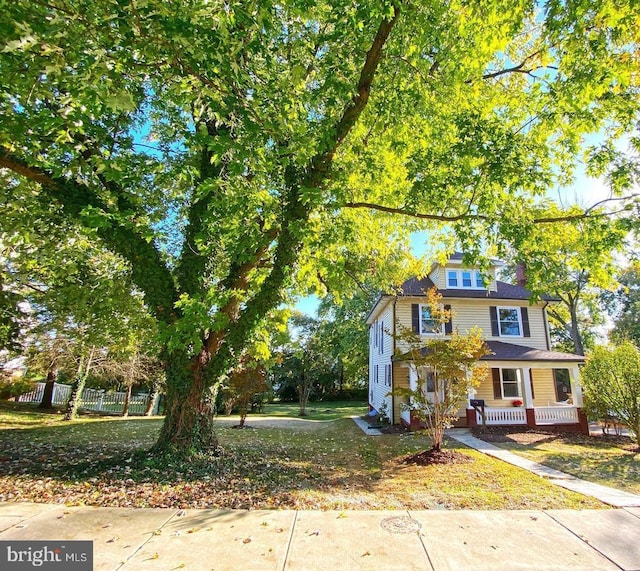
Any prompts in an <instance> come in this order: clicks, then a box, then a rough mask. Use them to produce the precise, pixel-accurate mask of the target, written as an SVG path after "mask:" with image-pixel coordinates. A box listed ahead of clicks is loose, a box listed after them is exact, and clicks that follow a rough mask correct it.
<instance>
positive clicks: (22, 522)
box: [0, 502, 640, 571]
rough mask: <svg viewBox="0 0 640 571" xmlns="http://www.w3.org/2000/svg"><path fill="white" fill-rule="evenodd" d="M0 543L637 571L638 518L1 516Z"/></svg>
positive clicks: (174, 557) (180, 556)
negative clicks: (87, 543) (81, 542)
mask: <svg viewBox="0 0 640 571" xmlns="http://www.w3.org/2000/svg"><path fill="white" fill-rule="evenodd" d="M0 539H2V540H12V539H13V540H28V539H39V540H44V539H51V540H71V539H91V540H93V541H94V569H96V570H114V571H115V570H122V571H129V570H131V571H134V570H138V569H140V570H145V569H154V570H171V569H191V570H196V571H200V570H209V569H215V570H226V569H229V570H234V571H237V570H238V569H243V570H248V571H253V570H262V569H268V570H278V571H282V570H315V569H318V570H322V571H327V570H329V569H330V570H332V571H333V570H351V569H366V570H367V571H370V569H372V568H382V569H422V570H438V571H439V570H446V569H456V570H457V569H474V570H485V569H486V570H491V571H495V570H496V569H532V570H534V569H535V570H536V571H539V570H544V569H549V570H551V569H580V570H589V569H594V570H595V569H599V570H607V569H625V570H632V569H640V509H637V508H628V509H617V510H585V511H570V510H549V511H540V510H536V511H511V512H505V511H437V510H432V511H344V512H340V511H328V512H319V511H239V510H238V511H219V510H186V511H185V510H175V509H127V508H91V507H64V506H59V505H49V504H27V503H8V502H5V503H2V504H0Z"/></svg>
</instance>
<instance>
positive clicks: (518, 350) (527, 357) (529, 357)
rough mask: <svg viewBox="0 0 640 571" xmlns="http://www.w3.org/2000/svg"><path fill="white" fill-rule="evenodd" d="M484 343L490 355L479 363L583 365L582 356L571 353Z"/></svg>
mask: <svg viewBox="0 0 640 571" xmlns="http://www.w3.org/2000/svg"><path fill="white" fill-rule="evenodd" d="M486 343H487V346H488V347H489V349H490V350H491V353H489V354H488V355H485V356H484V357H482V358H481V359H480V360H481V361H562V362H565V363H567V362H569V363H584V357H583V356H582V355H574V354H573V353H561V352H559V351H545V350H543V349H535V348H534V347H525V346H523V345H514V344H513V343H504V342H502V341H487V342H486Z"/></svg>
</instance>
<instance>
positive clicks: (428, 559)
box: [407, 510, 436, 571]
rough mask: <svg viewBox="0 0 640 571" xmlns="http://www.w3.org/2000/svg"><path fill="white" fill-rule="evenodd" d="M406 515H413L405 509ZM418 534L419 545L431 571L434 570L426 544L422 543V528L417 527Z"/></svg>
mask: <svg viewBox="0 0 640 571" xmlns="http://www.w3.org/2000/svg"><path fill="white" fill-rule="evenodd" d="M407 515H408V516H409V517H410V518H411V519H413V516H412V515H411V512H410V511H409V510H407ZM417 534H418V539H419V540H420V545H422V549H423V550H424V554H425V555H426V556H427V561H428V562H429V565H430V566H431V571H435V570H436V568H435V567H434V565H433V561H431V557H430V556H429V552H428V551H427V546H426V545H425V544H424V541H422V530H421V529H419V530H418V531H417Z"/></svg>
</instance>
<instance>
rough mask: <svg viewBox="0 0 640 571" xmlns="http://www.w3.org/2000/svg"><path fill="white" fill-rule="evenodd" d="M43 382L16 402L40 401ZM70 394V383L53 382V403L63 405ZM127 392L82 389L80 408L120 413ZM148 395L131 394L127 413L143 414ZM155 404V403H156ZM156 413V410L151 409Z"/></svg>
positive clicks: (42, 392)
mask: <svg viewBox="0 0 640 571" xmlns="http://www.w3.org/2000/svg"><path fill="white" fill-rule="evenodd" d="M44 385H45V383H38V384H37V385H36V387H35V388H34V389H33V390H32V391H31V392H29V393H25V394H22V395H20V396H19V397H18V402H41V401H42V395H43V394H44ZM70 394H71V385H63V384H60V383H55V384H54V387H53V399H52V402H53V404H54V405H60V406H64V405H66V404H67V402H68V400H69V395H70ZM126 398H127V393H117V392H114V391H105V390H98V389H84V390H83V391H82V396H81V397H80V408H81V409H83V410H94V411H97V412H108V413H114V414H120V413H122V410H123V409H124V402H125V400H126ZM149 398H150V395H149V394H146V393H140V394H137V395H131V398H130V399H129V414H132V415H134V414H138V415H141V414H144V412H145V410H147V403H148V402H149ZM156 406H157V403H156ZM153 414H157V410H154V411H153Z"/></svg>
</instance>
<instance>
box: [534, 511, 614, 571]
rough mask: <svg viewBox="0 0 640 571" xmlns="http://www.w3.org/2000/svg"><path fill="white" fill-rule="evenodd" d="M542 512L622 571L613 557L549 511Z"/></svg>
mask: <svg viewBox="0 0 640 571" xmlns="http://www.w3.org/2000/svg"><path fill="white" fill-rule="evenodd" d="M542 513H544V514H545V515H546V516H548V517H549V518H550V519H552V520H553V521H555V522H556V523H557V524H558V525H560V526H561V527H563V528H564V529H566V530H567V531H568V532H569V533H570V534H572V535H573V536H574V537H577V538H578V539H579V540H580V541H581V542H582V543H584V544H585V545H586V546H587V547H590V548H591V549H593V550H594V551H595V552H596V553H598V554H599V555H600V556H602V557H604V558H605V559H606V560H607V561H610V562H611V563H612V564H613V565H615V566H616V567H617V568H618V569H622V570H623V571H624V567H621V566H620V565H618V564H617V563H616V562H615V561H614V560H613V559H611V557H607V556H606V555H605V554H604V553H602V551H600V550H599V549H598V548H597V547H595V546H594V545H592V544H591V543H589V542H588V541H587V540H585V538H584V537H582V536H581V535H578V534H577V533H576V532H575V531H573V530H572V529H570V528H568V527H567V526H566V525H564V524H563V523H562V522H561V521H560V520H558V519H556V518H555V517H553V516H552V515H551V514H550V513H548V512H547V511H546V510H542Z"/></svg>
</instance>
